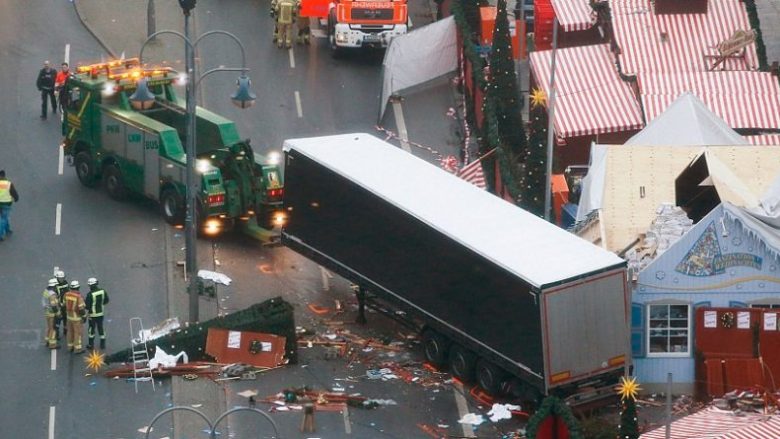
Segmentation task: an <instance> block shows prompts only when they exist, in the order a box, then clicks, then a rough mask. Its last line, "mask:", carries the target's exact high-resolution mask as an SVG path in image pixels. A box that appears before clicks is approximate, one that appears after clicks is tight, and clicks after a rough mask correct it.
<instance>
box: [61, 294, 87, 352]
mask: <svg viewBox="0 0 780 439" xmlns="http://www.w3.org/2000/svg"><path fill="white" fill-rule="evenodd" d="M79 288H81V285H79V281H77V280H74V281H72V282H71V283H70V290H68V292H67V293H65V297H64V298H63V301H64V302H65V312H66V315H67V319H68V350H69V351H71V352H73V353H74V354H80V353H82V352H84V348H83V347H82V346H81V336H82V323H83V320H82V319H83V318H86V304H85V303H84V298H83V297H81V293H79Z"/></svg>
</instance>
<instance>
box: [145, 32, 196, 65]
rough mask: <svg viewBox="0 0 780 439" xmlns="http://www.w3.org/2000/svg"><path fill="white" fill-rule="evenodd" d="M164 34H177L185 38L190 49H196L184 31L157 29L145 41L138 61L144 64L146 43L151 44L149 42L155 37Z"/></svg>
mask: <svg viewBox="0 0 780 439" xmlns="http://www.w3.org/2000/svg"><path fill="white" fill-rule="evenodd" d="M162 34H171V35H176V36H177V37H179V38H181V39H182V40H184V42H185V43H186V44H187V45H188V46H190V49H192V50H195V45H194V44H192V42H191V41H190V40H189V39H188V38H187V37H185V36H184V34H183V33H181V32H177V31H175V30H161V31H157V32H155V33H153V34H151V35H149V38H147V39H146V41H144V44H143V46H141V52H140V53H139V54H138V62H139V63H141V65H143V64H144V49H146V45H147V44H149V42H150V41H152V40H153V39H154V37H156V36H157V35H162Z"/></svg>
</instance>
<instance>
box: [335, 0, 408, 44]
mask: <svg viewBox="0 0 780 439" xmlns="http://www.w3.org/2000/svg"><path fill="white" fill-rule="evenodd" d="M408 27H409V13H408V10H407V4H406V0H335V1H332V2H331V3H330V4H329V6H328V42H329V44H330V48H331V50H332V51H333V52H334V53H335V52H337V51H338V50H340V49H342V48H359V47H379V48H386V47H387V46H388V45H389V44H390V40H392V39H393V38H394V37H397V36H399V35H403V34H405V33H406V32H407V29H408Z"/></svg>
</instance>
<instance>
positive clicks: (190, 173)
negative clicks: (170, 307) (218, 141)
mask: <svg viewBox="0 0 780 439" xmlns="http://www.w3.org/2000/svg"><path fill="white" fill-rule="evenodd" d="M179 3H180V4H181V7H182V11H183V12H184V34H181V33H179V32H177V31H172V30H161V31H158V32H155V33H153V34H151V35H150V36H149V37H148V38H147V39H146V41H145V42H144V44H143V45H142V46H141V52H140V54H139V57H138V58H139V61H140V62H141V63H142V64H143V59H144V58H143V56H144V49H145V48H146V45H147V44H148V43H149V42H150V41H152V40H153V39H154V38H155V37H156V36H157V35H160V34H172V35H176V36H178V37H180V38H181V39H183V40H184V52H185V67H184V68H185V71H186V73H187V82H186V88H185V92H186V97H187V104H186V123H185V131H184V132H185V136H186V139H185V151H186V155H187V161H186V177H185V184H186V188H187V196H186V213H185V218H184V239H185V252H186V255H185V264H186V267H185V270H186V276H187V293H188V295H189V319H188V321H189V322H191V323H194V322H197V321H198V307H199V303H198V301H199V295H198V286H197V275H198V268H197V265H198V260H197V248H196V246H197V230H198V229H197V209H196V206H197V203H198V190H197V187H198V186H199V182H198V181H197V180H196V172H197V170H196V162H197V150H196V131H197V130H196V108H195V107H196V101H195V96H196V88H197V86H198V84H199V83H200V81H201V80H203V78H205V77H206V76H208V75H210V74H212V73H216V72H241V76H239V78H238V80H237V81H236V85H237V90H236V92H235V93H234V94H233V95H231V96H230V98H231V100H232V102H233V104H235V105H236V106H237V107H239V108H249V107H251V106H252V105H253V104H254V102H255V100H256V96H255V94H254V93H252V92H251V90H250V86H251V81H250V80H249V77H248V76H246V72H247V71H248V70H249V69H247V67H246V51H245V50H244V45H243V44H242V43H241V40H239V39H238V38H237V37H236V36H235V35H233V34H231V33H229V32H225V31H221V30H213V31H209V32H206V33H204V34H203V35H201V36H200V37H198V38H197V39H196V40H195V41H194V42H193V41H192V38H191V37H190V15H191V11H192V9H193V8H194V7H195V0H190V1H187V0H179ZM215 34H221V35H226V36H228V37H230V38H232V39H233V40H234V41H235V42H236V43H237V44H238V47H239V48H240V49H241V68H236V67H218V68H214V69H211V70H209V71H207V72H205V73H203V75H201V76H200V77H197V76H196V72H195V48H196V47H197V46H198V43H199V42H200V41H201V40H202V39H203V38H204V37H207V36H210V35H215ZM144 89H146V93H148V87H147V86H146V82H145V81H139V84H138V90H137V91H136V94H138V95H142V94H143V90H144ZM134 96H135V95H134ZM130 100H131V102H132V101H133V97H132V96H131V98H130Z"/></svg>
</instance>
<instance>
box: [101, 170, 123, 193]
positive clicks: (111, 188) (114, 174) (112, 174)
mask: <svg viewBox="0 0 780 439" xmlns="http://www.w3.org/2000/svg"><path fill="white" fill-rule="evenodd" d="M103 182H104V184H105V186H106V192H108V196H109V197H111V198H113V199H115V200H117V201H122V200H124V199H125V198H126V197H127V190H126V188H125V182H124V180H123V179H122V171H120V170H119V167H118V166H117V165H108V166H106V167H105V169H104V170H103Z"/></svg>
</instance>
